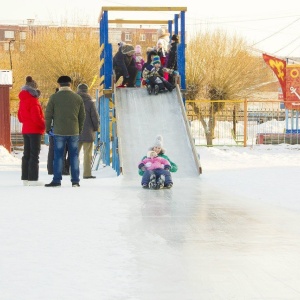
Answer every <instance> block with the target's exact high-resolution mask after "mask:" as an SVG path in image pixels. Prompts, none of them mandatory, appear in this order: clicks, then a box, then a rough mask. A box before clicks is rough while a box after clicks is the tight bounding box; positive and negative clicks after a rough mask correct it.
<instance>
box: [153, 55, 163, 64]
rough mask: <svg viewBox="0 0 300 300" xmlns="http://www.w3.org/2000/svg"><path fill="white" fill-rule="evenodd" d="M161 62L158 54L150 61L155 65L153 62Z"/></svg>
mask: <svg viewBox="0 0 300 300" xmlns="http://www.w3.org/2000/svg"><path fill="white" fill-rule="evenodd" d="M160 63H161V62H160V57H159V56H158V55H155V56H154V57H153V59H152V62H151V64H152V65H155V64H160Z"/></svg>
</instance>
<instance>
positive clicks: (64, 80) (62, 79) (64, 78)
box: [57, 75, 72, 84]
mask: <svg viewBox="0 0 300 300" xmlns="http://www.w3.org/2000/svg"><path fill="white" fill-rule="evenodd" d="M71 82H72V79H71V78H70V77H69V76H65V75H64V76H60V77H58V79H57V83H59V84H65V83H71Z"/></svg>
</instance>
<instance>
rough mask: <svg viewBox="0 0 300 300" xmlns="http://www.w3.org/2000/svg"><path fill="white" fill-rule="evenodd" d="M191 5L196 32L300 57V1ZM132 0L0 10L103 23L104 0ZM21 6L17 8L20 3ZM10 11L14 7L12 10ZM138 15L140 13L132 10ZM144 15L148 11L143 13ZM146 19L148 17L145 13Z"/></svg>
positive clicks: (5, 16) (189, 20) (12, 15)
mask: <svg viewBox="0 0 300 300" xmlns="http://www.w3.org/2000/svg"><path fill="white" fill-rule="evenodd" d="M189 2H190V3H188V4H187V5H186V7H187V14H186V25H187V29H188V31H189V32H190V33H194V32H197V31H199V30H215V29H221V30H224V31H226V32H228V33H230V34H236V35H238V36H240V37H243V38H245V40H246V41H247V42H248V43H249V46H251V48H252V49H255V51H256V52H257V53H261V52H266V53H269V54H272V55H275V56H283V57H300V35H299V32H300V14H299V11H300V3H299V1H297V0H290V1H288V2H286V3H280V4H277V3H275V2H274V1H270V0H266V1H259V2H258V1H255V2H251V1H247V2H244V1H239V0H228V1H221V0H211V1H206V2H205V3H204V2H203V3H201V1H189ZM161 4H162V2H161V1H158V0H152V1H151V6H161ZM163 4H164V6H172V7H174V6H177V7H182V6H183V4H182V1H180V0H172V1H170V0H167V1H164V3H163ZM127 5H128V1H122V0H120V1H96V0H86V1H84V2H82V1H79V0H74V1H71V0H65V1H59V0H53V1H46V2H42V1H38V0H32V1H31V2H30V5H28V4H27V3H26V2H24V1H21V0H11V1H6V3H5V9H1V11H0V21H2V22H3V21H5V20H8V21H11V20H20V21H21V22H25V21H26V19H29V18H34V19H36V20H40V21H42V22H45V21H51V22H58V23H59V22H61V20H65V19H67V20H68V22H69V23H70V22H71V23H72V22H73V20H74V22H78V20H82V22H83V23H88V24H91V25H94V26H98V23H97V20H98V16H99V13H100V11H101V7H102V6H127ZM130 5H131V6H140V5H141V2H140V1H135V0H132V1H130ZM16 8H17V9H16ZM8 12H9V13H8ZM153 15H155V17H154V16H152V15H151V18H150V19H155V18H157V19H167V20H170V19H173V16H174V14H173V13H166V12H162V13H159V12H155V13H153ZM122 17H123V18H124V13H117V14H115V15H114V13H110V14H109V18H122ZM129 17H130V18H132V19H134V18H135V17H136V13H135V14H130V13H126V17H125V19H126V18H127V19H128V18H129ZM138 18H139V19H140V18H142V14H140V13H139V17H138ZM145 18H146V19H147V18H148V17H145Z"/></svg>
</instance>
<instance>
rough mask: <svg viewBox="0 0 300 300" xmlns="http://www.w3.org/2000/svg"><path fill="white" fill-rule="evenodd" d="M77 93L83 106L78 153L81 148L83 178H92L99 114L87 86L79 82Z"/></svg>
mask: <svg viewBox="0 0 300 300" xmlns="http://www.w3.org/2000/svg"><path fill="white" fill-rule="evenodd" d="M77 94H78V95H79V96H81V98H82V100H83V104H84V108H85V116H86V117H85V121H84V124H83V130H82V132H81V134H80V135H79V153H80V151H81V149H82V148H83V178H84V179H93V178H96V176H92V167H91V163H92V157H93V146H94V140H95V132H97V131H98V128H99V121H100V118H99V114H98V112H97V109H96V106H95V103H94V101H93V99H92V97H91V96H90V95H89V94H88V86H87V85H86V84H84V83H81V84H79V85H78V87H77Z"/></svg>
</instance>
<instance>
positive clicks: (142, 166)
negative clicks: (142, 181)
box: [139, 163, 146, 172]
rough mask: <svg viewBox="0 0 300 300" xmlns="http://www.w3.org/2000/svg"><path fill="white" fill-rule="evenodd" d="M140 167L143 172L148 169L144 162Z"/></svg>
mask: <svg viewBox="0 0 300 300" xmlns="http://www.w3.org/2000/svg"><path fill="white" fill-rule="evenodd" d="M139 169H141V170H142V171H143V172H145V171H146V168H145V165H144V164H143V163H140V164H139Z"/></svg>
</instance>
